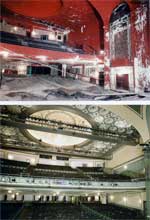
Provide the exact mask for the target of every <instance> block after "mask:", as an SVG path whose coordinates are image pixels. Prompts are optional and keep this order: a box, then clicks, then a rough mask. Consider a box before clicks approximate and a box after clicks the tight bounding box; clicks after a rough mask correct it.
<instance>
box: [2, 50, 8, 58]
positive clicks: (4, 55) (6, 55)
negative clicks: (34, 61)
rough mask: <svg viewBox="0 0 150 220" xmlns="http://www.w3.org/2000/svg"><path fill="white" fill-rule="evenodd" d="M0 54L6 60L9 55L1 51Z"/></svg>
mask: <svg viewBox="0 0 150 220" xmlns="http://www.w3.org/2000/svg"><path fill="white" fill-rule="evenodd" d="M0 54H1V55H2V56H3V57H4V58H7V57H8V55H9V53H8V52H7V51H1V52H0Z"/></svg>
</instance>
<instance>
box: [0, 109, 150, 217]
mask: <svg viewBox="0 0 150 220" xmlns="http://www.w3.org/2000/svg"><path fill="white" fill-rule="evenodd" d="M149 115H150V106H148V105H147V106H146V105H72V106H65V105H50V106H47V105H42V106H41V105H34V106H32V105H8V106H7V105H6V106H1V114H0V120H1V125H0V128H1V129H0V131H1V134H0V135H1V149H0V157H1V160H0V191H1V193H0V205H1V219H13V220H31V219H32V220H34V219H36V220H41V219H43V220H58V219H61V220H98V219H99V220H115V219H117V220H125V219H126V220H133V219H134V220H135V219H139V220H144V219H146V220H149V219H150V117H149Z"/></svg>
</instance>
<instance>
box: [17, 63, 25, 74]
mask: <svg viewBox="0 0 150 220" xmlns="http://www.w3.org/2000/svg"><path fill="white" fill-rule="evenodd" d="M25 70H26V65H24V64H21V65H18V71H21V72H22V71H25Z"/></svg>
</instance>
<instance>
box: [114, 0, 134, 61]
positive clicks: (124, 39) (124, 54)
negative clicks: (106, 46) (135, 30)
mask: <svg viewBox="0 0 150 220" xmlns="http://www.w3.org/2000/svg"><path fill="white" fill-rule="evenodd" d="M130 48H131V42H130V8H129V6H128V4H127V3H121V4H119V5H118V6H117V7H116V8H115V9H114V10H113V12H112V15H111V17H110V52H111V53H110V55H111V60H115V59H126V58H128V59H129V58H130V55H131V50H130Z"/></svg>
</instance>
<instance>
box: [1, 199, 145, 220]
mask: <svg viewBox="0 0 150 220" xmlns="http://www.w3.org/2000/svg"><path fill="white" fill-rule="evenodd" d="M1 207H2V219H10V217H9V216H11V217H12V216H16V217H15V218H14V219H18V220H35V219H36V220H41V219H42V220H59V219H61V220H86V219H87V220H88V219H89V220H98V219H100V220H133V219H134V220H142V219H144V216H143V215H142V213H141V211H139V210H136V209H130V208H125V207H121V206H117V205H112V204H107V205H103V204H99V203H84V204H71V203H39V202H28V203H24V205H23V207H22V203H17V202H16V203H10V202H9V203H3V202H2V203H1ZM21 207H22V209H21ZM19 209H21V210H20V211H19ZM16 211H18V212H19V213H18V214H17V215H16ZM8 215H9V216H8Z"/></svg>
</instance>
